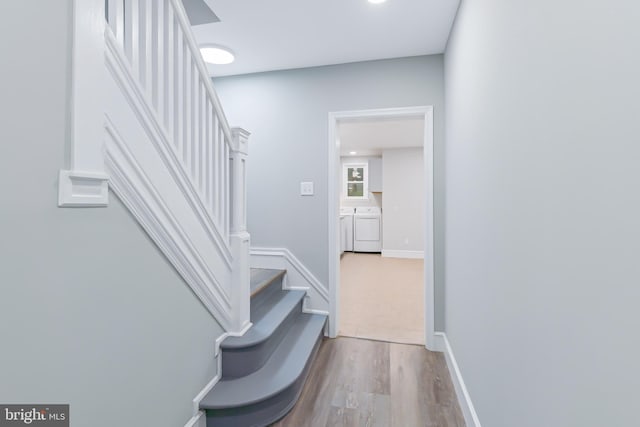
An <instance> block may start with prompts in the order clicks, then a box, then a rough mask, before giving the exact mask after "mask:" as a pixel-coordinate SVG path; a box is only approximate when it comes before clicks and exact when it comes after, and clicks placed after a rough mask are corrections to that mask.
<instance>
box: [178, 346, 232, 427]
mask: <svg viewBox="0 0 640 427" xmlns="http://www.w3.org/2000/svg"><path fill="white" fill-rule="evenodd" d="M223 335H224V334H223ZM217 361H218V373H216V375H215V376H214V377H213V378H212V379H211V381H209V382H208V383H207V384H206V385H205V386H204V387H203V388H202V390H200V392H199V393H198V394H197V395H196V397H194V398H193V417H191V418H190V419H189V421H187V423H186V424H185V425H184V427H207V417H206V414H205V412H204V411H201V410H200V402H202V399H204V397H205V396H206V395H207V394H208V393H209V392H210V391H211V389H212V388H213V387H214V386H215V385H216V384H218V381H220V372H222V357H217Z"/></svg>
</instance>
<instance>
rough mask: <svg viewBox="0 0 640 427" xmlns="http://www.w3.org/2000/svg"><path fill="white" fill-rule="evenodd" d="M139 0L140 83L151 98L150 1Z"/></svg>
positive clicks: (151, 47)
mask: <svg viewBox="0 0 640 427" xmlns="http://www.w3.org/2000/svg"><path fill="white" fill-rule="evenodd" d="M138 1H139V2H140V21H139V26H140V35H139V37H140V50H139V53H140V83H141V84H142V87H143V88H144V90H145V92H146V93H147V99H149V100H151V99H152V97H151V90H152V80H153V79H152V77H151V69H152V65H151V64H152V61H153V54H152V49H153V44H152V40H151V31H152V25H151V19H152V16H151V12H152V7H151V2H150V0H138Z"/></svg>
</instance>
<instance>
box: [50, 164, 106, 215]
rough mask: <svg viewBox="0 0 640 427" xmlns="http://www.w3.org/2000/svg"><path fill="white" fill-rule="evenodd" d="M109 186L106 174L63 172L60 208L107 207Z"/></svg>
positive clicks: (61, 172)
mask: <svg viewBox="0 0 640 427" xmlns="http://www.w3.org/2000/svg"><path fill="white" fill-rule="evenodd" d="M108 184H109V176H108V175H107V174H105V173H99V172H82V171H71V170H61V171H60V174H59V176H58V206H59V207H61V208H66V207H74V206H82V207H103V206H107V205H108V204H109V185H108Z"/></svg>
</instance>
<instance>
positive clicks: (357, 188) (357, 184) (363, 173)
mask: <svg viewBox="0 0 640 427" xmlns="http://www.w3.org/2000/svg"><path fill="white" fill-rule="evenodd" d="M368 178H369V165H368V164H366V163H351V164H345V165H344V169H343V173H342V180H343V183H344V185H343V191H344V194H345V196H346V198H347V199H368V198H369V189H368Z"/></svg>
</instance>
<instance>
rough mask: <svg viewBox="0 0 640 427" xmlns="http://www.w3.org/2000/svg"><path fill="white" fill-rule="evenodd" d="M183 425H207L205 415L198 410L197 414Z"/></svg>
mask: <svg viewBox="0 0 640 427" xmlns="http://www.w3.org/2000/svg"><path fill="white" fill-rule="evenodd" d="M184 427H207V416H206V415H205V413H204V411H198V413H197V414H195V415H194V416H193V417H191V418H190V419H189V421H187V423H186V424H185V425H184Z"/></svg>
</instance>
